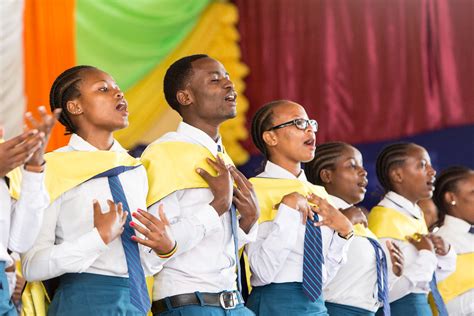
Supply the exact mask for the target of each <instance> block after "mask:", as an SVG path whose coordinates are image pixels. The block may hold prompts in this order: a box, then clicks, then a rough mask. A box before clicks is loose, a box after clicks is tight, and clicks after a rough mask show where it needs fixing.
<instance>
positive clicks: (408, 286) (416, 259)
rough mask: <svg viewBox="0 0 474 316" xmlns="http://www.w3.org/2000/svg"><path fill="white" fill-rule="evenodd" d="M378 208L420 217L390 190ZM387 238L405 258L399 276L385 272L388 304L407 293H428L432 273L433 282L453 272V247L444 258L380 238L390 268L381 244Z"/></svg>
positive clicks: (406, 244) (402, 198) (409, 245)
mask: <svg viewBox="0 0 474 316" xmlns="http://www.w3.org/2000/svg"><path fill="white" fill-rule="evenodd" d="M378 205H380V206H384V207H388V208H391V209H394V210H397V211H398V212H400V213H402V214H405V215H407V216H411V217H414V218H417V219H420V218H422V217H423V216H422V211H421V209H420V207H419V206H418V205H417V204H413V203H412V202H410V201H409V200H408V199H406V198H405V197H403V196H401V195H399V194H397V193H395V192H393V191H390V192H388V193H387V194H386V195H385V197H384V198H383V199H382V201H380V202H379V204H378ZM387 239H390V240H391V241H392V242H394V243H396V244H397V245H398V246H399V247H400V250H401V251H402V252H403V255H404V257H405V262H404V268H403V274H402V276H401V277H397V276H395V275H394V274H393V271H392V269H388V274H389V282H390V284H392V286H391V288H390V293H389V300H390V302H393V301H396V300H398V299H400V298H402V297H404V296H406V295H408V294H410V293H425V294H426V293H428V292H429V291H430V285H429V283H430V281H431V279H432V278H433V273H434V272H435V271H436V279H437V281H438V282H439V281H441V280H443V279H445V278H446V277H447V276H448V275H449V274H450V273H452V272H453V271H454V270H455V269H456V253H455V252H454V250H453V248H452V247H451V249H450V250H449V252H448V253H447V254H446V255H445V256H438V255H436V254H435V253H434V252H431V251H428V250H420V251H418V250H417V249H416V248H415V246H413V245H412V244H410V243H409V242H400V241H399V240H394V239H391V238H381V239H380V244H381V245H382V247H383V248H384V251H385V255H386V256H387V266H389V267H391V266H392V262H391V259H390V253H389V251H388V249H387V247H386V245H385V241H386V240H387Z"/></svg>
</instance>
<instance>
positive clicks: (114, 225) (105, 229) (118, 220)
mask: <svg viewBox="0 0 474 316" xmlns="http://www.w3.org/2000/svg"><path fill="white" fill-rule="evenodd" d="M107 204H108V205H109V211H108V212H107V213H102V210H101V208H100V204H99V202H98V201H97V200H94V202H93V205H94V227H95V228H97V231H98V232H99V235H100V237H101V238H102V240H103V241H104V243H105V244H109V243H110V242H112V241H113V240H115V238H117V237H118V236H120V235H121V234H122V232H123V230H124V228H123V225H125V222H126V221H127V214H128V212H124V211H123V206H122V203H118V204H115V203H114V202H112V201H111V200H107Z"/></svg>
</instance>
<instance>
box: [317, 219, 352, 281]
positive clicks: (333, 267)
mask: <svg viewBox="0 0 474 316" xmlns="http://www.w3.org/2000/svg"><path fill="white" fill-rule="evenodd" d="M326 229H327V230H330V231H331V232H332V238H331V241H330V243H329V248H328V251H327V253H326V254H325V256H324V267H325V269H326V279H325V280H324V284H328V283H329V282H330V281H331V280H332V279H333V278H334V276H335V275H336V273H337V271H338V270H339V268H340V267H341V266H342V265H343V264H344V263H345V262H346V261H347V252H348V251H349V246H350V244H351V242H352V240H353V239H354V237H351V238H350V239H348V240H347V239H344V238H341V237H340V236H339V234H338V233H337V232H335V231H333V230H332V229H330V228H328V227H321V233H322V232H323V230H326Z"/></svg>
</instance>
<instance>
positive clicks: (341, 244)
mask: <svg viewBox="0 0 474 316" xmlns="http://www.w3.org/2000/svg"><path fill="white" fill-rule="evenodd" d="M353 239H354V237H351V238H349V239H345V238H342V237H341V236H339V234H338V233H337V232H334V234H333V236H332V240H331V245H330V246H329V250H328V256H329V257H331V259H332V260H334V261H336V262H338V263H344V262H345V261H346V260H347V252H348V251H349V246H350V244H351V243H352V240H353Z"/></svg>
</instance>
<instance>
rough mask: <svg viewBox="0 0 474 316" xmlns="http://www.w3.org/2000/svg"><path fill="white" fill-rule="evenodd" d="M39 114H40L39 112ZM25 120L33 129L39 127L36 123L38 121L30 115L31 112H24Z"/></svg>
mask: <svg viewBox="0 0 474 316" xmlns="http://www.w3.org/2000/svg"><path fill="white" fill-rule="evenodd" d="M40 113H41V112H40ZM24 117H25V119H26V121H27V122H29V123H30V125H31V126H33V127H34V128H39V127H40V124H39V123H38V121H37V120H36V119H35V118H34V117H33V114H31V112H26V113H25V115H24Z"/></svg>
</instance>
